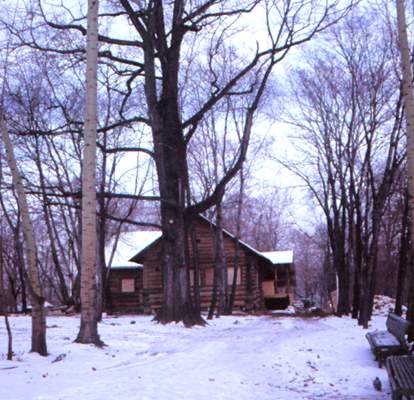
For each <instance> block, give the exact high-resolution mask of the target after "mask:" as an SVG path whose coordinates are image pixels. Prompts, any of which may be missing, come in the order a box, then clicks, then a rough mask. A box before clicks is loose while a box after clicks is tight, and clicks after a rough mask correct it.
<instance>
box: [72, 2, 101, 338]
mask: <svg viewBox="0 0 414 400" xmlns="http://www.w3.org/2000/svg"><path fill="white" fill-rule="evenodd" d="M98 8H99V3H98V0H88V26H87V43H86V104H85V125H84V151H83V162H82V250H81V293H80V294H81V326H80V330H79V334H78V337H77V339H76V341H77V342H79V343H93V344H95V345H102V342H101V341H100V339H99V335H98V321H97V312H96V307H97V286H96V273H97V235H96V130H97V69H98Z"/></svg>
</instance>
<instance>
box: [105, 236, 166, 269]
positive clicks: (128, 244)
mask: <svg viewBox="0 0 414 400" xmlns="http://www.w3.org/2000/svg"><path fill="white" fill-rule="evenodd" d="M159 237H161V231H133V232H123V233H121V234H120V236H119V239H118V242H117V244H116V250H115V253H114V256H113V259H112V263H111V265H110V268H142V265H141V264H137V263H135V262H131V261H129V260H130V259H131V258H132V257H133V256H134V255H135V254H137V253H139V252H140V251H142V250H144V249H145V248H146V247H147V246H149V245H150V244H151V243H153V242H154V241H155V240H157V239H158V238H159ZM114 243H115V238H113V239H112V240H111V242H110V243H109V245H108V246H106V248H105V258H106V262H107V263H108V264H109V262H110V257H111V253H112V250H113V247H114Z"/></svg>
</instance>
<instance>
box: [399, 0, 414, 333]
mask: <svg viewBox="0 0 414 400" xmlns="http://www.w3.org/2000/svg"><path fill="white" fill-rule="evenodd" d="M397 24H398V38H399V47H400V51H401V67H402V77H403V85H402V86H403V96H404V97H403V99H404V105H405V120H406V125H407V178H408V210H409V216H410V230H409V232H410V243H411V245H410V260H409V266H410V281H411V284H410V290H409V292H408V293H409V297H408V312H407V319H408V320H409V321H414V247H413V243H414V229H413V225H412V224H413V223H414V94H413V83H412V82H413V76H412V70H411V68H412V66H411V62H410V48H409V45H408V38H407V25H406V24H407V22H406V18H405V5H404V0H397ZM413 338H414V332H413V331H411V332H410V340H412V339H413Z"/></svg>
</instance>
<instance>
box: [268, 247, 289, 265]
mask: <svg viewBox="0 0 414 400" xmlns="http://www.w3.org/2000/svg"><path fill="white" fill-rule="evenodd" d="M262 254H263V255H264V256H265V257H266V258H267V259H268V260H269V261H270V262H271V263H272V264H291V263H293V251H292V250H286V251H263V252H262Z"/></svg>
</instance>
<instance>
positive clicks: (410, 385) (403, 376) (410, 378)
mask: <svg viewBox="0 0 414 400" xmlns="http://www.w3.org/2000/svg"><path fill="white" fill-rule="evenodd" d="M386 367H387V372H388V377H389V380H390V383H391V387H392V391H393V393H394V397H395V396H399V397H401V396H413V395H414V356H391V357H388V358H387V361H386ZM394 397H393V398H394ZM396 398H397V397H396Z"/></svg>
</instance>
